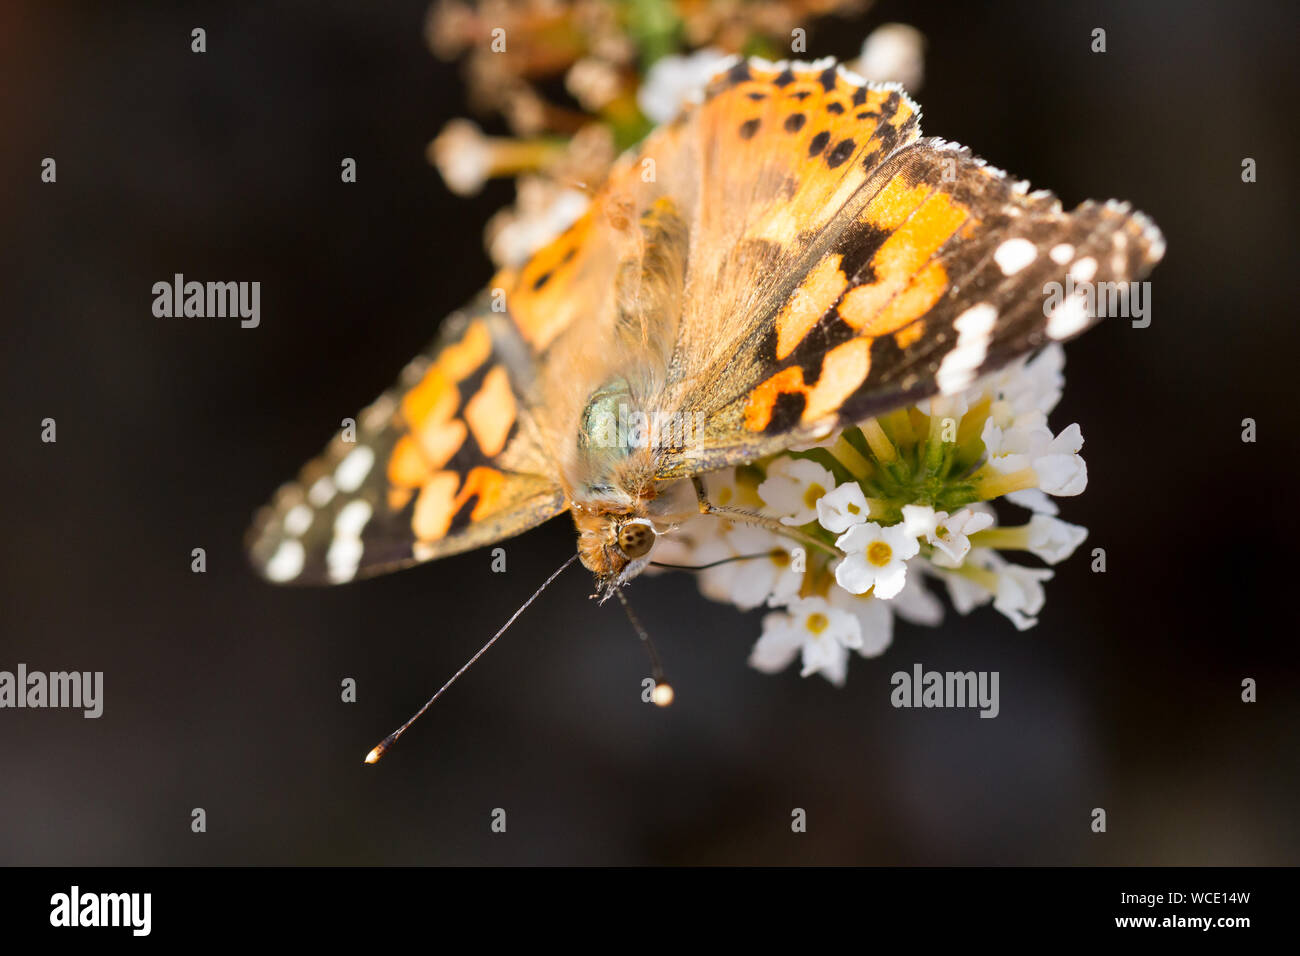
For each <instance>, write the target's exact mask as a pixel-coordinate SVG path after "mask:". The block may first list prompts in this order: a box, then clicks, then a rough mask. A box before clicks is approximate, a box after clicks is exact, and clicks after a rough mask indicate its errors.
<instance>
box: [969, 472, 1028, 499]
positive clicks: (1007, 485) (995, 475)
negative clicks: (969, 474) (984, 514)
mask: <svg viewBox="0 0 1300 956" xmlns="http://www.w3.org/2000/svg"><path fill="white" fill-rule="evenodd" d="M974 477H975V488H976V490H977V491H978V492H979V496H980V498H981V499H983V500H984V501H989V500H990V499H992V498H1000V497H1002V496H1003V495H1008V494H1010V493H1011V492H1013V491H1024V490H1025V489H1026V488H1037V487H1038V475H1037V474H1036V473H1035V472H1034V469H1032V468H1021V469H1020V470H1019V471H1012V472H1008V473H1007V474H1005V475H1004V474H1002V473H1001V472H1000V471H998V470H997V469H996V468H993V467H991V466H989V465H985V466H984V467H983V468H981V469H980V470H979V471H978V472H976V473H975V476H974Z"/></svg>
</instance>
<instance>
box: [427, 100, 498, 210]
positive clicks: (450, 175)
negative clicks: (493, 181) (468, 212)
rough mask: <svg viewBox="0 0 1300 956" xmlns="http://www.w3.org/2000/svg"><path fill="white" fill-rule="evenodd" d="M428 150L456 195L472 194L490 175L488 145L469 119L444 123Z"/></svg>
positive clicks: (484, 137)
mask: <svg viewBox="0 0 1300 956" xmlns="http://www.w3.org/2000/svg"><path fill="white" fill-rule="evenodd" d="M429 151H430V154H431V155H432V158H433V162H434V164H435V165H436V166H437V167H438V172H440V173H441V174H442V179H443V182H445V183H446V184H447V188H448V189H450V190H451V191H452V192H454V193H455V194H456V195H458V196H473V195H474V194H475V193H477V192H478V191H479V190H480V189H482V188H483V183H484V182H486V181H487V178H488V176H490V175H491V174H492V144H491V142H490V141H489V140H488V138H487V137H486V136H484V135H483V131H482V130H481V129H479V127H478V124H476V123H474V122H472V121H470V120H467V119H454V120H451V121H450V122H448V123H447V125H446V126H444V127H443V128H442V132H441V133H439V134H438V138H437V139H435V140H434V141H433V142H432V143H431V144H430V146H429Z"/></svg>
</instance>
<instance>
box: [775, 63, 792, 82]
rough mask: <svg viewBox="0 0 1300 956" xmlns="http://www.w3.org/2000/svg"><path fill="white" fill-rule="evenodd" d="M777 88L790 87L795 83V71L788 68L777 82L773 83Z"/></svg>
mask: <svg viewBox="0 0 1300 956" xmlns="http://www.w3.org/2000/svg"><path fill="white" fill-rule="evenodd" d="M772 82H773V83H775V84H776V85H777V86H789V85H790V84H791V83H793V82H794V70H792V69H790V68H789V67H786V68H785V70H783V71H782V72H781V75H780V76H778V77H777V78H776V79H775V80H773V81H772Z"/></svg>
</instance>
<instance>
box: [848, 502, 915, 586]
mask: <svg viewBox="0 0 1300 956" xmlns="http://www.w3.org/2000/svg"><path fill="white" fill-rule="evenodd" d="M835 545H836V547H838V548H839V549H840V550H842V551H844V552H845V553H846V555H847V557H845V558H844V560H843V561H841V562H840V563H839V564H838V565H837V566H836V568H835V580H836V581H837V582H839V585H840V587H842V588H844V590H846V591H848V592H849V593H850V594H865V593H866V592H867V591H868V590H869V589H871V588H875V590H874V591H872V593H873V594H875V596H876V597H878V598H880V599H881V600H884V601H887V600H889V599H890V598H892V597H893V596H894V595H896V594H898V592H899V591H901V590H903V584H904V583H905V582H906V580H907V559H908V558H911V557H913V556H915V555H916V553H917V552H918V551H919V550H920V549H921V546H920V544H919V543H918V542H917V540H916V538H915V537H914V536H912V535H910V534H908V533H907V529H906V528H904V527H903V526H902V525H901V524H896V525H890V526H888V527H883V528H882V527H881V526H880V525H878V524H876V522H874V521H868V522H866V523H865V524H859V525H854V526H853V527H852V528H850V529H849V530H848V531H847V532H846V533H845V534H842V535H840V537H839V538H838V539H837V540H836V542H835Z"/></svg>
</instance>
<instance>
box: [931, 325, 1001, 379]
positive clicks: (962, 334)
mask: <svg viewBox="0 0 1300 956" xmlns="http://www.w3.org/2000/svg"><path fill="white" fill-rule="evenodd" d="M997 317H998V310H997V309H995V308H994V307H993V306H991V305H989V303H987V302H981V303H980V304H979V305H973V306H971V307H970V308H969V309H967V310H966V311H965V312H963V313H962V314H961V315H959V316H957V318H956V319H955V320H954V321H953V328H955V329H956V330H957V344H956V345H955V346H953V349H952V351H951V352H949V353H948V354H947V355H945V356H944V357H943V362H942V363H940V365H939V373H938V383H939V391H940V392H942V393H943V394H945V395H949V394H951V393H953V392H956V391H960V390H961V389H963V388H965V387H966V386H967V385H969V384H970V383H971V382H972V381H973V380H974V378H975V370H976V369H978V368H979V367H980V363H981V362H983V361H984V357H985V356H986V355H988V351H989V338H990V337H991V335H992V332H993V326H994V323H995V322H996V320H997Z"/></svg>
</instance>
